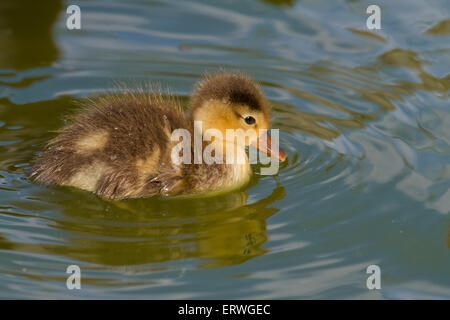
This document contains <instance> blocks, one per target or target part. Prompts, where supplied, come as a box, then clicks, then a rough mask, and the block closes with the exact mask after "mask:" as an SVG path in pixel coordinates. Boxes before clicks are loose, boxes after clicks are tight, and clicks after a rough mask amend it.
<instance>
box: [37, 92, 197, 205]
mask: <svg viewBox="0 0 450 320" xmlns="http://www.w3.org/2000/svg"><path fill="white" fill-rule="evenodd" d="M178 128H186V129H189V128H190V123H189V121H188V120H187V119H186V117H185V116H184V113H183V111H182V110H181V108H180V107H179V106H178V105H177V104H176V103H174V102H173V101H168V100H164V99H162V98H161V97H151V96H149V95H144V94H140V95H136V94H133V93H128V94H124V95H109V96H106V97H103V98H98V99H96V100H90V102H89V103H88V105H87V106H86V107H85V108H83V110H82V111H80V112H79V113H78V114H77V115H75V116H74V117H72V119H71V124H70V125H68V126H66V127H64V128H62V129H61V130H59V131H58V136H56V137H55V138H54V139H53V140H51V141H50V142H49V144H48V146H47V149H46V151H45V152H44V153H43V154H42V155H41V156H40V157H39V158H38V160H37V161H36V164H35V165H34V166H33V168H32V171H31V177H32V178H33V179H34V180H35V181H37V182H39V183H42V184H46V185H63V186H73V187H77V188H80V189H84V190H88V191H92V192H94V193H96V194H98V195H101V196H104V197H107V198H111V199H122V198H133V197H143V196H151V195H156V194H159V193H167V192H170V191H171V190H175V189H176V185H177V183H179V182H180V178H181V170H182V169H181V168H180V167H178V166H176V165H174V164H172V162H171V157H170V154H171V148H172V143H173V142H171V140H170V137H171V133H172V131H173V130H174V129H178Z"/></svg>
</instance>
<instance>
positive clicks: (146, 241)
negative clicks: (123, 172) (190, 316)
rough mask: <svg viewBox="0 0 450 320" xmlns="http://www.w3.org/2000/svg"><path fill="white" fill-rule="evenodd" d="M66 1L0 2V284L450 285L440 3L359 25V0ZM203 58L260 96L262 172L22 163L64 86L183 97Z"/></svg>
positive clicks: (66, 96)
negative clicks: (93, 173) (118, 176)
mask: <svg viewBox="0 0 450 320" xmlns="http://www.w3.org/2000/svg"><path fill="white" fill-rule="evenodd" d="M69 4H72V3H71V2H66V1H47V2H44V3H40V2H36V1H30V0H27V1H22V2H19V1H2V3H1V4H0V298H33V299H36V298H50V299H55V298H119V299H120V298H127V299H132V298H137V299H142V298H145V299H181V298H183V299H184V298H187V299H191V298H192V299H194V298H195V299H202V298H205V299H211V298H226V299H234V298H243V299H250V298H252V299H260V298H264V299H266V298H267V299H272V298H274V299H278V298H288V299H299V298H301V299H303V298H305V299H323V298H325V299H351V298H364V299H405V298H447V299H448V298H450V273H449V270H450V219H449V211H450V103H449V102H450V99H449V90H450V75H449V72H450V20H449V19H450V4H449V2H448V1H444V0H443V1H439V0H436V1H421V0H414V1H377V4H378V5H379V6H380V8H381V27H382V29H381V30H372V31H369V30H368V29H367V28H366V19H367V17H368V15H367V14H366V8H367V7H368V6H369V5H370V4H372V2H370V1H350V0H349V1H343V0H341V1H312V0H310V1H307V0H304V1H294V0H286V1H250V0H245V1H237V0H227V1H143V0H133V1H118V0H114V1H100V0H94V1H77V4H78V5H79V6H80V8H81V19H82V29H81V30H67V28H66V14H65V10H66V8H67V6H68V5H69ZM218 68H225V69H226V70H235V69H238V70H241V71H245V72H247V73H249V74H251V75H252V76H253V77H254V78H255V79H256V80H257V81H258V82H259V83H260V84H261V86H262V88H263V90H264V92H265V93H266V95H267V96H268V98H269V99H270V103H271V107H272V115H273V127H275V128H279V129H280V137H281V141H280V144H281V146H282V147H283V148H284V149H285V151H286V154H287V161H286V162H285V163H283V165H282V167H281V169H280V172H279V174H278V175H277V176H275V177H274V176H259V175H258V174H256V175H255V176H254V177H253V179H252V181H251V183H250V185H249V186H247V187H246V188H245V189H243V190H239V191H235V192H231V193H228V194H225V195H221V196H215V197H210V198H206V199H161V198H149V199H138V200H128V201H121V202H107V201H104V200H102V199H100V198H98V197H96V196H94V195H92V194H89V193H87V192H84V191H79V190H75V189H70V188H46V187H42V186H38V185H35V184H33V183H31V182H30V181H29V180H28V179H27V172H28V170H29V168H30V167H31V165H32V163H33V159H34V157H35V156H36V155H37V154H38V153H40V152H42V150H43V148H44V146H45V143H46V141H47V140H48V139H50V138H51V137H53V136H54V135H55V133H53V132H52V131H53V130H56V129H57V128H59V127H60V126H62V125H64V121H63V117H64V115H66V114H68V113H70V112H71V111H72V110H73V109H74V108H75V105H74V100H76V99H79V98H82V97H85V96H89V95H92V94H96V93H103V92H104V91H105V90H107V89H110V88H112V87H113V86H114V82H115V81H116V80H120V81H130V80H131V81H138V82H159V83H161V84H162V86H163V87H165V88H170V90H171V92H172V93H173V94H174V95H177V96H179V98H180V100H181V101H183V103H184V104H187V99H188V96H189V94H190V92H191V90H192V87H193V85H194V83H195V81H196V80H198V79H199V78H200V77H201V75H202V74H203V73H204V72H205V71H206V70H217V69H218ZM257 171H258V170H256V172H257ZM72 264H75V265H78V266H80V268H81V272H82V280H81V283H82V289H81V290H68V289H67V287H66V279H67V276H68V275H67V274H66V268H67V266H69V265H72ZM371 264H376V265H378V266H379V267H380V269H381V287H382V288H381V290H368V288H367V287H366V279H367V277H368V276H369V275H368V274H366V268H367V266H369V265H371Z"/></svg>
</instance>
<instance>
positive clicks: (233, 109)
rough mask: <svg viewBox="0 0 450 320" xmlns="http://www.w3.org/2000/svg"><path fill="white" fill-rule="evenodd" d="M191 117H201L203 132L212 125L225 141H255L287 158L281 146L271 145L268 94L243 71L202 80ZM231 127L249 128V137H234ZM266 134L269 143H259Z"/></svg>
mask: <svg viewBox="0 0 450 320" xmlns="http://www.w3.org/2000/svg"><path fill="white" fill-rule="evenodd" d="M191 118H192V120H193V121H201V124H202V127H201V130H202V134H203V135H204V134H205V132H206V131H207V130H209V129H213V130H218V131H220V133H221V136H222V137H223V139H224V142H225V143H233V144H241V146H242V147H246V146H248V145H250V144H252V145H255V146H256V147H258V148H259V149H260V150H262V151H264V152H266V153H267V154H269V155H271V156H273V157H275V158H278V159H279V160H282V161H283V160H284V159H285V154H284V152H283V151H282V150H281V149H280V150H279V151H278V152H276V151H275V150H271V148H270V146H271V145H272V146H273V145H274V144H273V143H272V142H271V141H270V136H268V135H267V130H268V129H270V113H269V108H268V106H267V100H266V98H265V96H264V94H263V93H262V91H261V89H260V88H259V87H258V85H257V84H256V83H255V82H253V81H252V80H250V79H249V78H248V77H246V76H244V75H242V74H238V73H222V74H219V75H214V76H207V77H206V78H205V79H203V80H201V81H200V82H199V83H198V84H197V86H196V88H195V90H194V94H193V96H192V99H191ZM227 129H233V130H234V132H245V139H244V140H239V139H237V138H236V136H233V137H232V138H230V136H229V135H227ZM239 129H241V130H242V131H240V130H239ZM262 138H264V139H267V140H266V141H267V143H264V144H263V145H266V146H261V144H259V141H261V140H262ZM213 139H214V138H213ZM227 139H228V140H227ZM230 139H233V140H232V141H229V140H230ZM239 141H240V142H239Z"/></svg>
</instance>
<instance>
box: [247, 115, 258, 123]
mask: <svg viewBox="0 0 450 320" xmlns="http://www.w3.org/2000/svg"><path fill="white" fill-rule="evenodd" d="M244 121H245V123H246V124H255V122H256V120H255V118H253V117H252V116H246V117H245V118H244Z"/></svg>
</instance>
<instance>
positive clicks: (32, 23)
mask: <svg viewBox="0 0 450 320" xmlns="http://www.w3.org/2000/svg"><path fill="white" fill-rule="evenodd" d="M61 12H62V1H59V0H52V1H33V0H21V1H2V2H1V3H0V68H14V69H17V70H23V69H29V68H33V67H41V66H48V65H50V64H52V63H53V62H54V61H56V59H58V56H59V50H58V48H57V46H56V44H55V42H54V40H53V34H52V33H53V27H54V26H53V25H54V23H55V22H56V20H57V18H58V15H59V14H61ZM19 17H20V18H19Z"/></svg>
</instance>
